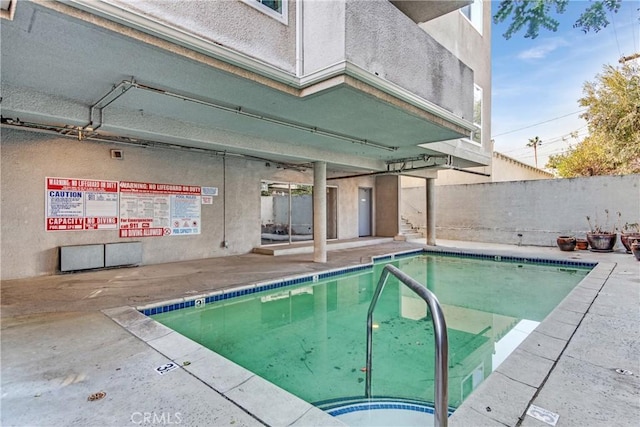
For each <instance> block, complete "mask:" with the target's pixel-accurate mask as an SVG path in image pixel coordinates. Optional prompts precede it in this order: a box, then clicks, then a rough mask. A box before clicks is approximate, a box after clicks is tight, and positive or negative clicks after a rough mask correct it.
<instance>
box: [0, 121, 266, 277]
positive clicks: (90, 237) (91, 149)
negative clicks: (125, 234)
mask: <svg viewBox="0 0 640 427" xmlns="http://www.w3.org/2000/svg"><path fill="white" fill-rule="evenodd" d="M1 147H2V156H1V157H2V163H1V165H2V172H1V173H2V175H1V176H2V178H1V179H2V190H3V191H2V202H1V203H2V204H1V207H2V279H9V278H19V277H29V276H37V275H43V274H53V273H55V272H56V270H57V267H58V262H59V261H58V253H57V248H58V246H66V245H77V244H91V243H112V242H123V241H132V239H127V238H124V239H123V238H120V237H119V236H118V231H117V230H96V231H51V232H46V231H45V191H44V190H45V187H44V186H45V177H47V176H49V177H68V178H93V179H104V180H116V181H119V180H124V181H141V182H157V183H169V184H171V183H173V184H188V185H199V186H211V187H218V190H219V195H218V196H217V197H214V203H213V204H212V205H202V211H201V234H200V235H193V236H184V237H182V236H175V237H148V238H142V239H140V241H141V242H142V251H143V259H142V263H143V264H155V263H162V262H169V261H181V260H188V259H198V258H207V257H214V256H223V255H232V254H240V253H246V252H249V251H250V250H251V249H252V248H253V247H254V246H257V245H259V244H260V217H259V213H260V200H259V190H260V174H261V173H262V172H263V171H262V168H260V167H256V165H260V163H257V162H250V163H251V164H250V165H249V162H247V161H245V160H238V159H226V160H225V162H226V177H225V174H224V172H223V167H222V166H223V160H222V158H220V157H215V156H207V155H203V154H202V153H188V152H183V151H173V150H153V149H144V148H137V147H130V146H127V147H124V148H123V147H122V146H114V145H112V144H102V143H93V142H88V141H82V142H80V141H76V140H73V139H68V138H63V137H57V136H52V135H46V134H40V133H34V132H25V131H17V130H7V129H2V145H1ZM112 148H118V149H122V150H123V151H124V160H113V159H111V158H110V151H109V150H110V149H112ZM225 183H226V188H225ZM250 189H253V191H250ZM225 191H226V201H225ZM225 203H226V207H225V206H224V204H225ZM225 217H226V221H225ZM224 222H226V224H225V223H224ZM225 227H226V236H225ZM134 240H135V239H134ZM223 240H227V241H228V242H229V248H227V249H223V248H221V243H222V241H223Z"/></svg>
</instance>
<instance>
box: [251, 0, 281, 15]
mask: <svg viewBox="0 0 640 427" xmlns="http://www.w3.org/2000/svg"><path fill="white" fill-rule="evenodd" d="M256 1H257V2H258V3H262V4H263V5H265V6H267V7H268V8H269V9H272V10H275V11H276V12H278V13H279V14H282V0H256Z"/></svg>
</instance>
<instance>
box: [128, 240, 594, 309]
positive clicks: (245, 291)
mask: <svg viewBox="0 0 640 427" xmlns="http://www.w3.org/2000/svg"><path fill="white" fill-rule="evenodd" d="M425 254H428V255H439V256H450V257H457V258H475V259H484V260H490V261H496V262H517V263H523V264H538V265H557V266H567V267H582V268H593V267H595V266H596V265H597V264H598V263H597V262H588V261H571V260H562V259H551V258H530V257H518V256H511V255H488V254H480V253H473V252H465V251H448V250H432V249H426V248H425V249H417V250H410V251H406V252H399V253H394V254H388V255H381V256H376V257H372V258H371V262H369V263H366V264H360V265H356V266H351V267H343V268H339V269H335V270H329V271H325V272H322V273H310V274H305V275H304V276H295V277H291V278H286V279H275V280H271V281H268V282H260V283H257V284H253V285H248V286H242V287H239V288H233V289H228V290H218V291H214V292H210V293H207V294H203V295H197V296H190V297H188V299H187V298H182V299H177V300H171V301H164V302H160V303H154V304H148V305H145V306H140V307H136V310H138V311H139V312H140V313H142V314H144V315H145V316H153V315H155V314H161V313H167V312H170V311H175V310H181V309H184V308H190V307H200V306H202V305H206V304H210V303H214V302H219V301H225V300H228V299H232V298H237V297H242V296H245V295H251V294H255V293H258V292H263V291H270V290H274V289H279V288H284V287H287V286H293V285H300V284H304V283H314V282H317V281H319V280H324V279H328V278H331V277H335V276H340V275H343V274H348V273H357V272H361V271H367V270H370V269H372V268H373V266H374V264H376V263H380V262H385V261H394V260H397V259H402V258H407V257H411V256H417V255H425Z"/></svg>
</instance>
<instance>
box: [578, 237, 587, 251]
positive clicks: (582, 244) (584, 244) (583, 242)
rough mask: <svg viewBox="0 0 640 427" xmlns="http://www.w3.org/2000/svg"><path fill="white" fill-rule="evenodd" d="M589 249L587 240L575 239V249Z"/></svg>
mask: <svg viewBox="0 0 640 427" xmlns="http://www.w3.org/2000/svg"><path fill="white" fill-rule="evenodd" d="M588 248H589V242H588V241H587V239H576V249H578V250H581V251H584V250H587V249H588Z"/></svg>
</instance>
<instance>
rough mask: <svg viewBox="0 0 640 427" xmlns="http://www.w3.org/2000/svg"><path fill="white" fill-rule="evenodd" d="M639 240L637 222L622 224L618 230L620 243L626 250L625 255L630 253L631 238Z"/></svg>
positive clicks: (639, 228) (639, 229)
mask: <svg viewBox="0 0 640 427" xmlns="http://www.w3.org/2000/svg"><path fill="white" fill-rule="evenodd" d="M636 237H637V238H640V225H638V223H637V222H634V223H631V224H629V223H628V222H627V223H625V224H624V226H623V227H622V230H620V241H621V242H622V244H623V246H624V247H625V249H626V250H627V253H628V254H630V253H631V241H632V239H633V238H636Z"/></svg>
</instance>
